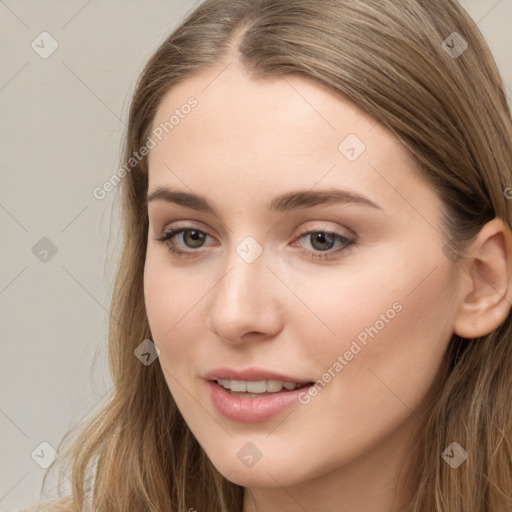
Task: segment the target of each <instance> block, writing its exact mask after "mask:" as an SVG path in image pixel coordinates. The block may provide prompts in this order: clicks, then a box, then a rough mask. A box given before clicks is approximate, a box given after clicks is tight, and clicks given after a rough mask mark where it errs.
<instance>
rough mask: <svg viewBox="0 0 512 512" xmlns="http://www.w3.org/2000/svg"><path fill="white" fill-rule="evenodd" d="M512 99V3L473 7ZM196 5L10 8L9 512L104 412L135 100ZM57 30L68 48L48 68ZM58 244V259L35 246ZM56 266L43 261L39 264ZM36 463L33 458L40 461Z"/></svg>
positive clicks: (5, 107)
mask: <svg viewBox="0 0 512 512" xmlns="http://www.w3.org/2000/svg"><path fill="white" fill-rule="evenodd" d="M460 3H461V4H462V5H463V6H464V7H466V9H467V10H468V11H469V13H470V14H471V16H472V17H473V19H474V20H475V22H476V23H478V26H479V28H480V30H481V31H482V32H483V34H484V36H485V37H486V39H487V41H488V42H489V45H490V47H491V50H492V51H493V53H494V55H495V58H496V60H497V62H498V65H499V67H500V70H501V72H502V75H503V76H504V78H505V80H506V82H507V89H508V96H509V99H510V98H511V96H512V95H511V91H512V58H511V50H510V48H511V47H512V36H511V28H512V27H511V22H512V0H499V1H497V0H491V1H487V0H462V1H461V2H460ZM194 5H195V3H194V2H193V1H191V0H189V1H169V0H167V1H163V0H151V1H146V2H142V1H140V2H134V1H120V0H117V1H112V0H110V1H103V2H100V1H98V0H96V1H94V0H93V1H91V0H89V1H82V2H77V1H63V0H61V1H47V2H38V1H36V0H34V1H13V0H11V1H2V0H0V44H1V47H2V66H1V68H0V108H1V118H0V119H1V123H0V140H1V142H2V146H3V150H2V153H1V156H0V166H1V167H0V172H1V188H0V229H1V234H2V241H1V256H2V259H1V265H0V312H1V313H0V315H1V317H0V321H1V326H2V331H1V332H2V341H1V356H0V375H1V384H0V443H1V444H0V465H1V474H0V511H8V510H9V511H15V510H19V509H20V508H22V507H23V506H26V505H29V504H32V503H34V502H35V501H37V500H38V498H39V492H40V485H41V481H42V476H43V474H44V470H43V469H41V468H40V467H39V466H38V465H37V463H36V462H35V460H37V461H39V462H44V460H45V457H47V456H48V452H49V450H48V448H46V447H45V446H43V447H40V443H42V442H47V443H49V444H50V445H52V446H54V447H57V445H58V443H59V441H60V439H61V438H62V436H63V435H64V433H65V432H67V431H68V430H69V429H70V428H71V427H73V426H74V425H75V424H77V423H78V422H79V421H81V420H82V419H83V418H86V417H88V416H90V415H91V413H92V412H94V411H96V410H97V409H98V407H99V406H100V405H101V403H103V399H104V398H105V396H106V394H107V393H108V391H109V390H110V387H111V381H110V377H109V375H108V370H107V364H106V339H107V327H108V320H109V315H108V308H109V301H110V296H111V291H112V283H113V279H114V271H115V263H116V261H117V258H118V248H119V243H120V240H121V237H120V233H119V229H118V218H117V202H115V201H114V199H115V194H116V193H115V191H114V192H111V193H109V194H108V195H107V197H106V198H105V199H103V200H101V201H100V200H97V199H95V198H94V197H93V195H92V191H93V189H94V188H95V187H98V186H101V185H102V184H103V183H104V182H105V180H107V179H108V178H109V177H110V176H111V175H112V174H113V173H114V172H115V171H116V169H118V167H119V164H120V151H121V138H122V135H123V132H124V128H125V124H126V121H127V113H128V108H129V100H130V96H131V94H132V92H133V88H134V86H135V82H136V79H137V77H138V74H139V72H140V71H141V69H142V66H143V64H144V63H145V62H146V60H147V58H148V57H149V55H150V54H151V53H152V51H153V50H154V49H156V47H157V46H158V45H159V44H160V42H161V41H162V40H163V39H164V38H165V37H166V36H167V34H168V33H169V32H170V31H171V30H172V28H173V27H174V26H176V24H177V23H178V22H179V21H181V19H182V18H183V16H184V15H185V13H187V12H188V11H189V10H191V9H192V8H193V6H194ZM43 31H46V32H48V33H49V34H50V35H51V36H52V37H53V38H54V39H55V40H56V41H57V43H58V48H57V50H56V51H55V52H54V53H53V54H52V55H50V56H49V57H48V58H46V59H43V58H41V57H40V56H39V55H38V53H36V51H34V50H33V49H32V47H31V44H32V41H34V40H36V43H37V42H38V41H39V46H40V49H39V51H41V52H42V51H47V50H48V48H49V41H48V40H47V39H46V40H45V41H46V42H45V43H44V48H42V46H43V44H42V43H40V38H38V36H39V35H40V34H41V32H43ZM43 237H47V238H49V239H50V240H51V242H52V243H53V244H54V245H55V246H56V248H57V252H56V254H55V255H54V256H52V257H50V256H51V253H49V254H48V256H47V261H46V262H43V261H40V259H38V257H36V255H35V254H34V253H33V250H32V248H33V247H34V245H35V244H36V243H38V241H39V240H40V239H41V238H43ZM39 256H40V257H44V253H42V254H40V255H39ZM34 450H36V451H35V453H34V456H33V457H34V459H35V460H34V459H33V458H32V456H31V454H32V453H33V452H34Z"/></svg>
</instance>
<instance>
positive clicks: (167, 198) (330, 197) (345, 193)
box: [146, 187, 382, 214]
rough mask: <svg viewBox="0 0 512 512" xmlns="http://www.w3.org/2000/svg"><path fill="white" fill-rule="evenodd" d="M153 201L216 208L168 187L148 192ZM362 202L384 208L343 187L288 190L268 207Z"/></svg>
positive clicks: (274, 209) (280, 209)
mask: <svg viewBox="0 0 512 512" xmlns="http://www.w3.org/2000/svg"><path fill="white" fill-rule="evenodd" d="M153 201H164V202H167V203H174V204H178V205H181V206H186V207H187V208H191V209H193V210H197V211H201V212H206V213H213V214H215V208H214V207H213V206H212V205H211V204H210V203H209V202H208V200H207V199H206V198H205V197H204V196H200V195H196V194H192V193H189V192H182V191H178V190H171V189H169V188H166V187H157V188H156V189H155V190H153V191H152V192H151V193H150V194H148V196H147V199H146V202H147V204H149V203H151V202H153ZM340 203H341V204H360V205H363V206H369V207H372V208H376V209H379V210H382V208H381V207H380V206H379V205H377V204H376V203H374V202H373V201H371V200H370V199H368V198H367V197H365V196H363V195H360V194H356V193H355V192H351V191H349V190H343V189H327V190H315V191H313V190H299V191H295V192H287V193H286V194H282V195H280V196H277V197H274V198H273V199H272V200H271V201H270V203H268V205H267V208H268V209H269V210H270V211H272V212H288V211H291V210H298V209H302V208H311V207H313V206H319V205H330V204H340Z"/></svg>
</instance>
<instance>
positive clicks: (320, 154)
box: [149, 63, 433, 202]
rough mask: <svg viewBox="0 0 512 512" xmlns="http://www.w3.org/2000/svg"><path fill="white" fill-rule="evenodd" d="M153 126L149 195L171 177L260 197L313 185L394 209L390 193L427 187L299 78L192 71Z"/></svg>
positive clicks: (359, 120) (410, 166)
mask: <svg viewBox="0 0 512 512" xmlns="http://www.w3.org/2000/svg"><path fill="white" fill-rule="evenodd" d="M190 98H193V99H194V102H195V106H194V107H192V108H189V107H186V105H187V104H191V103H190ZM159 128H160V132H161V140H156V142H157V144H156V147H155V148H154V149H152V150H151V152H150V155H149V169H150V171H149V174H150V188H151V185H153V186H155V185H163V184H166V183H168V184H176V183H179V182H178V181H177V176H181V177H182V178H183V179H185V180H186V182H187V185H189V186H190V187H191V188H194V189H197V188H200V189H201V192H202V193H204V192H210V193H212V194H213V193H214V188H211V187H214V186H216V185H218V184H219V183H223V184H224V185H226V186H228V187H232V189H233V190H235V189H237V187H244V188H248V187H249V188H250V187H252V188H253V190H254V191H256V190H262V191H263V189H264V188H265V187H268V184H269V180H270V182H271V183H272V186H273V188H274V189H276V192H277V189H282V190H281V191H284V189H288V190H289V189H290V186H292V185H293V186H296V187H297V188H311V187H313V186H315V183H320V182H321V184H323V185H326V186H332V185H336V186H339V185H343V186H345V187H346V188H349V189H353V190H358V191H360V192H362V193H365V194H367V195H370V196H371V195H372V194H373V196H374V197H380V198H382V199H383V200H384V201H395V202H396V201H397V200H401V201H403V196H402V199H400V195H401V194H400V191H403V192H404V193H405V195H406V196H407V194H409V195H411V200H414V197H413V196H414V194H415V193H416V192H418V193H421V192H422V190H423V191H424V190H425V188H429V187H428V185H427V184H426V182H424V181H423V180H421V179H420V175H419V173H418V172H417V170H416V164H415V161H414V160H413V159H412V157H411V156H410V154H409V152H408V151H407V150H406V148H405V147H404V146H403V144H402V143H401V142H400V141H399V140H398V139H397V138H396V137H395V136H394V135H393V134H392V133H391V132H390V131H389V130H387V129H386V128H385V127H384V126H383V125H382V124H380V123H378V122H377V121H376V120H375V119H374V118H372V117H371V116H369V115H368V114H366V113H365V112H364V111H362V110H361V109H359V108H358V107H357V106H356V105H354V104H353V103H351V102H350V101H348V100H347V99H346V98H344V97H343V96H341V95H340V94H337V93H335V92H333V91H332V90H330V89H328V88H327V87H326V86H323V85H321V84H319V83H317V82H316V81H313V80H311V79H308V78H304V77H301V76H296V75H282V76H280V77H276V78H271V79H265V80H254V79H252V78H251V77H250V76H249V75H248V74H247V72H245V71H244V70H243V69H241V68H240V67H238V66H237V65H235V64H234V63H232V64H231V65H228V66H227V67H224V68H220V69H215V70H210V71H206V72H202V73H199V74H196V75H194V76H192V77H190V78H188V79H186V80H184V81H183V82H181V83H179V84H178V85H176V86H175V87H173V88H172V89H171V90H170V91H168V92H167V94H166V95H165V96H164V98H163V100H162V101H161V103H160V105H159V107H158V110H157V113H156V115H155V118H154V120H153V124H152V130H153V133H154V131H155V130H158V129H159ZM169 168H170V169H172V170H173V171H174V172H173V173H171V172H170V171H169ZM210 186H211V187H210ZM427 192H428V193H430V194H431V196H432V194H433V192H432V191H431V190H430V191H427ZM431 198H433V196H432V197H431Z"/></svg>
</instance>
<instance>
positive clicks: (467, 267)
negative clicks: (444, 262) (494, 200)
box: [454, 218, 512, 338]
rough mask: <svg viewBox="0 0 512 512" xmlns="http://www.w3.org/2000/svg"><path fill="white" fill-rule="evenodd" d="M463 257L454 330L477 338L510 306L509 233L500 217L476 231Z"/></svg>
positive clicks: (511, 242) (495, 324) (511, 256)
mask: <svg viewBox="0 0 512 512" xmlns="http://www.w3.org/2000/svg"><path fill="white" fill-rule="evenodd" d="M464 260H465V262H464V271H463V273H464V275H463V278H462V283H463V285H462V287H461V293H462V296H461V302H460V307H459V310H458V312H457V316H456V318H455V323H454V332H455V334H457V335H458V336H460V337H462V338H477V337H479V336H485V335H486V334H488V333H490V332H491V331H493V330H494V329H496V328H497V327H499V326H500V325H501V324H502V323H503V322H504V321H505V319H506V318H507V315H508V314H509V311H510V308H511V305H512V232H511V231H510V229H509V228H508V227H507V226H506V225H505V224H504V222H503V221H502V220H501V219H499V218H495V219H493V220H492V221H490V222H488V223H487V224H485V226H483V228H482V229H481V230H480V233H479V234H478V236H477V238H476V239H475V241H474V242H473V243H472V244H471V245H470V247H469V248H468V251H467V254H466V256H465V258H464Z"/></svg>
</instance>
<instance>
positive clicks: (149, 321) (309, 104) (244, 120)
mask: <svg viewBox="0 0 512 512" xmlns="http://www.w3.org/2000/svg"><path fill="white" fill-rule="evenodd" d="M126 164H127V165H126ZM123 169H124V172H122V184H121V185H120V186H122V191H123V222H124V234H125V245H124V248H123V253H122V254H123V256H122V261H121V265H120V268H119V272H118V276H117V281H116V289H115V294H114V298H113V303H112V308H111V314H112V323H111V331H110V363H111V372H112V377H113V380H114V382H115V387H114V391H113V393H112V397H111V400H110V402H109V404H108V405H107V406H106V407H105V408H104V409H103V410H102V411H101V412H100V413H99V414H98V415H97V417H96V418H94V420H92V421H91V422H90V423H89V424H88V425H87V426H86V428H84V429H83V430H82V432H81V433H80V436H79V437H78V439H77V440H76V441H75V443H74V445H73V447H72V449H71V450H70V451H69V454H68V459H67V461H68V468H69V469H70V470H71V473H70V478H71V480H72V482H73V486H72V496H71V497H70V498H69V499H67V500H66V499H64V500H63V501H62V502H61V503H60V505H54V507H55V506H60V507H62V509H63V510H70V511H79V510H80V511H81V510H89V509H90V510H94V511H97V512H107V511H108V512H114V511H116V512H117V511H119V512H121V511H122V512H125V511H127V510H130V512H139V511H140V512H142V511H149V510H151V511H187V510H188V511H192V510H197V511H199V512H203V511H225V512H228V511H229V512H232V511H243V512H254V511H265V512H272V511H277V510H287V511H299V510H300V511H302V510H323V511H335V510H336V511H338V510H351V512H362V511H367V510H372V511H373V512H384V511H386V512H388V511H397V510H402V511H410V512H424V511H427V510H429V511H430V510H432V511H433V510H437V511H442V512H456V511H460V512H462V511H468V510H475V511H476V510H478V511H479V512H483V511H492V512H505V511H509V510H510V509H511V508H512V484H511V482H512V449H511V437H510V436H511V434H512V429H511V425H512V418H511V412H510V404H511V401H512V396H511V370H512V344H511V342H510V340H511V316H510V306H511V299H512V286H511V281H510V276H511V274H512V234H511V231H510V229H511V227H512V211H511V205H510V201H509V197H512V194H510V191H512V188H509V187H512V179H511V178H512V176H511V170H512V122H511V115H510V110H509V107H508V105H507V100H506V96H505V93H504V85H503V82H502V79H501V77H500V75H499V73H498V70H497V68H496V65H495V62H494V60H493V58H492V56H491V53H490V51H489V49H488V47H487V45H486V43H485V42H484V40H483V38H482V36H481V34H480V32H479V31H478V29H477V27H476V26H475V25H474V23H473V22H472V20H471V18H470V17H469V16H468V15H467V13H466V12H465V11H464V10H463V9H462V8H461V6H460V5H459V4H458V3H457V2H456V1H447V0H444V1H436V2H432V1H428V2H427V1H425V0H404V1H403V2H394V1H392V0H378V1H377V0H364V1H363V0H321V1H318V0H315V1H313V0H253V1H250V0H206V1H205V2H203V3H201V4H200V5H199V6H198V7H197V8H196V9H195V11H194V12H193V13H192V14H191V15H190V16H189V17H188V18H187V19H186V20H185V21H184V22H183V23H182V24H181V25H180V26H179V27H178V28H177V29H176V30H175V31H174V32H173V33H172V34H171V35H170V36H169V38H168V39H167V40H166V41H165V42H164V43H163V44H162V45H161V46H160V48H159V49H158V50H157V51H156V53H155V54H154V55H153V56H152V58H151V59H150V61H149V62H148V64H147V66H146V68H145V69H144V71H143V72H142V75H141V77H140V80H139V83H138V86H137V89H136V91H135V94H134V98H133V101H132V105H131V111H130V118H129V127H128V133H127V138H126V149H125V166H124V167H123Z"/></svg>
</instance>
